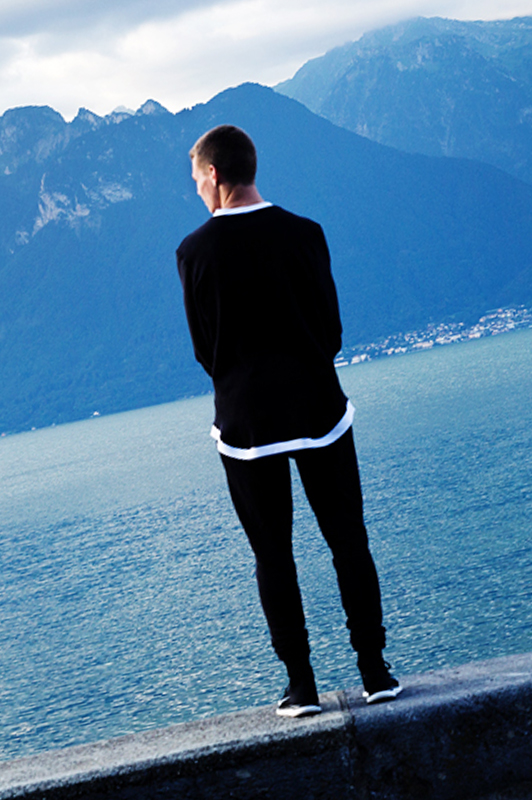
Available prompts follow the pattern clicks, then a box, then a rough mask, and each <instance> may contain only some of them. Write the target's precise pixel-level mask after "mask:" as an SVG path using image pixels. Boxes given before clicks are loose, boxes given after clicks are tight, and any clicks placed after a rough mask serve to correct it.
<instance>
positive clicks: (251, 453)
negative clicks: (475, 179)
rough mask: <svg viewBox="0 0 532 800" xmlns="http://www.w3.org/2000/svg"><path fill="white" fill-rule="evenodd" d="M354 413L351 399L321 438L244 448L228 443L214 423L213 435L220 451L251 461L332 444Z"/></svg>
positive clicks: (344, 429)
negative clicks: (338, 420) (333, 424)
mask: <svg viewBox="0 0 532 800" xmlns="http://www.w3.org/2000/svg"><path fill="white" fill-rule="evenodd" d="M354 415H355V409H354V406H353V405H352V403H351V401H350V400H348V401H347V407H346V410H345V414H344V415H343V417H342V419H341V420H340V422H338V423H337V424H336V425H335V426H334V428H333V429H332V430H331V431H329V433H327V434H325V436H321V437H320V438H319V439H311V438H303V439H290V440H288V441H284V442H274V443H272V444H263V445H259V446H258V447H248V448H242V447H232V446H231V445H229V444H226V443H225V442H224V441H223V440H222V434H221V432H220V430H219V428H217V427H216V425H213V426H212V428H211V436H212V438H213V439H215V440H216V445H217V447H218V452H219V453H221V454H222V455H224V456H228V457H229V458H237V459H239V460H240V461H251V460H252V459H254V458H263V457H264V456H273V455H277V454H279V453H289V452H291V451H293V450H309V449H312V448H317V447H327V445H329V444H332V443H333V442H335V441H336V440H337V439H339V438H340V436H343V434H344V433H345V432H346V431H347V430H348V429H349V428H350V427H351V425H352V424H353V417H354Z"/></svg>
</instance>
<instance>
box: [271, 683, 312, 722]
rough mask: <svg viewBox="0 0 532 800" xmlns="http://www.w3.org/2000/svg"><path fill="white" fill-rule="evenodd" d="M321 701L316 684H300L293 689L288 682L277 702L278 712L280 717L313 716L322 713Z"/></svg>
mask: <svg viewBox="0 0 532 800" xmlns="http://www.w3.org/2000/svg"><path fill="white" fill-rule="evenodd" d="M319 702H320V701H319V699H318V695H317V693H316V687H315V686H302V685H299V686H296V687H294V689H292V687H291V684H288V686H287V687H286V689H285V692H284V695H283V696H282V698H281V699H280V700H279V702H278V703H277V709H276V713H277V714H278V715H279V716H280V717H311V716H313V715H314V714H321V706H320V705H319Z"/></svg>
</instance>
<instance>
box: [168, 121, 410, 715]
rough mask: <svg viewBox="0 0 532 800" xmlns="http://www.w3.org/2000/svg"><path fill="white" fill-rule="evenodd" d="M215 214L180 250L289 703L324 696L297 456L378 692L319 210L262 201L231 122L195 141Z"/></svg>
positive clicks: (367, 562) (370, 687) (295, 709)
mask: <svg viewBox="0 0 532 800" xmlns="http://www.w3.org/2000/svg"><path fill="white" fill-rule="evenodd" d="M190 156H191V159H192V177H193V179H194V180H195V182H196V185H197V191H198V194H199V195H200V197H201V198H202V200H203V201H204V202H205V204H206V206H207V208H208V209H209V211H210V212H211V214H212V215H213V216H212V218H211V219H210V220H209V221H208V222H206V223H205V224H204V225H202V226H201V227H200V228H198V229H197V230H196V231H194V232H193V233H191V234H190V235H189V236H187V237H186V238H185V239H184V241H183V242H182V243H181V245H180V246H179V248H178V250H177V263H178V269H179V275H180V277H181V281H182V284H183V291H184V300H185V308H186V312H187V318H188V323H189V328H190V333H191V336H192V342H193V345H194V351H195V355H196V358H197V360H198V361H199V363H200V364H201V365H202V366H203V367H204V369H205V370H206V371H207V373H208V374H209V375H210V376H211V378H212V381H213V384H214V393H215V420H214V425H213V428H212V432H211V433H212V436H213V437H214V438H215V439H216V441H217V446H218V450H219V452H220V455H221V458H222V462H223V465H224V468H225V471H226V475H227V482H228V485H229V491H230V493H231V498H232V500H233V504H234V506H235V509H236V512H237V514H238V516H239V518H240V521H241V523H242V526H243V527H244V530H245V531H246V534H247V536H248V538H249V541H250V544H251V547H252V548H253V552H254V554H255V558H256V574H257V582H258V587H259V594H260V599H261V603H262V607H263V610H264V613H265V616H266V620H267V622H268V627H269V630H270V634H271V639H272V644H273V647H274V649H275V652H276V653H277V655H278V657H279V658H280V659H281V660H282V661H283V662H284V664H285V665H286V669H287V672H288V679H289V684H288V686H287V688H286V691H285V694H284V696H283V698H282V699H281V701H280V702H279V704H278V708H277V713H278V714H280V715H281V716H291V717H297V716H303V715H306V714H316V713H319V711H320V710H321V709H320V705H319V699H318V694H317V691H316V684H315V680H314V673H313V670H312V667H311V664H310V647H309V643H308V634H307V629H306V625H305V618H304V614H303V608H302V604H301V596H300V592H299V586H298V581H297V573H296V567H295V563H294V559H293V555H292V495H291V482H290V466H289V459H290V458H292V459H293V460H294V461H295V463H296V465H297V469H298V471H299V474H300V476H301V480H302V483H303V486H304V489H305V492H306V495H307V497H308V500H309V502H310V505H311V507H312V509H313V511H314V513H315V515H316V518H317V520H318V523H319V526H320V529H321V531H322V533H323V536H324V537H325V539H326V541H327V543H328V545H329V547H330V549H331V551H332V554H333V563H334V566H335V569H336V573H337V576H338V584H339V587H340V594H341V599H342V604H343V607H344V610H345V613H346V617H347V627H348V628H349V630H350V637H351V643H352V646H353V648H354V650H355V651H356V652H357V653H358V667H359V669H360V672H361V675H362V680H363V684H364V690H365V691H364V695H365V696H366V699H367V702H368V703H373V702H378V701H381V700H389V699H393V698H394V697H396V696H397V695H398V694H399V692H400V691H401V687H400V685H399V683H398V681H397V680H396V679H395V678H394V677H393V676H392V675H391V674H390V672H389V665H388V664H387V663H386V662H385V661H384V660H383V657H382V650H383V648H384V646H385V629H384V627H383V625H382V611H381V599H380V590H379V582H378V578H377V573H376V571H375V566H374V563H373V559H372V557H371V554H370V551H369V548H368V540H367V534H366V529H365V526H364V519H363V513H362V494H361V489H360V480H359V475H358V467H357V459H356V454H355V447H354V442H353V434H352V430H351V423H352V420H353V407H352V405H351V403H350V402H349V400H347V398H346V397H345V395H344V393H343V391H342V389H341V387H340V384H339V382H338V378H337V375H336V370H335V368H334V357H335V355H336V353H337V352H338V351H339V349H340V347H341V332H342V328H341V323H340V316H339V311H338V301H337V296H336V289H335V286H334V282H333V279H332V275H331V270H330V257H329V251H328V248H327V244H326V241H325V237H324V235H323V232H322V229H321V228H320V226H319V225H318V224H316V223H315V222H312V221H311V220H308V219H304V218H302V217H298V216H296V215H294V214H291V213H289V212H288V211H285V210H283V209H282V208H279V207H278V206H274V205H272V204H271V203H268V202H264V201H263V199H262V197H261V196H260V194H259V192H258V190H257V187H256V185H255V173H256V166H257V157H256V151H255V147H254V144H253V142H252V141H251V139H250V138H249V136H248V135H247V134H246V133H244V131H242V130H240V129H239V128H236V127H234V126H231V125H221V126H219V127H217V128H214V129H213V130H211V131H208V132H207V133H206V134H204V135H203V136H202V137H201V138H200V139H199V140H198V141H197V142H196V144H195V145H194V147H193V148H192V150H191V152H190Z"/></svg>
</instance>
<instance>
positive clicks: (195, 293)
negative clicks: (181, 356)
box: [177, 249, 216, 377]
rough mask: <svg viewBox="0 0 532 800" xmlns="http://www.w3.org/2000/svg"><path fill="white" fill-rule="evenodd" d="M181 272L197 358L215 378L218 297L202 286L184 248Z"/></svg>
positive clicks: (179, 264)
mask: <svg viewBox="0 0 532 800" xmlns="http://www.w3.org/2000/svg"><path fill="white" fill-rule="evenodd" d="M177 269H178V272H179V277H180V279H181V284H182V286H183V299H184V304H185V312H186V315H187V321H188V327H189V330H190V336H191V339H192V345H193V347H194V355H195V357H196V360H197V361H198V362H199V363H200V364H201V366H202V367H203V369H204V370H205V372H206V373H207V374H208V375H210V376H211V377H212V372H213V366H214V339H215V336H214V328H213V325H212V322H214V320H215V318H216V317H215V303H214V302H213V301H214V296H213V294H212V293H211V292H208V291H207V290H206V286H204V285H203V286H202V284H204V283H205V281H202V280H201V276H200V277H199V278H198V276H197V275H196V270H194V268H193V267H192V266H191V265H190V264H189V263H187V260H186V258H185V256H184V254H183V253H182V252H181V251H180V249H178V251H177ZM209 295H210V297H209ZM206 306H212V308H211V309H210V311H209V309H208V308H207V309H206V308H205V307H206Z"/></svg>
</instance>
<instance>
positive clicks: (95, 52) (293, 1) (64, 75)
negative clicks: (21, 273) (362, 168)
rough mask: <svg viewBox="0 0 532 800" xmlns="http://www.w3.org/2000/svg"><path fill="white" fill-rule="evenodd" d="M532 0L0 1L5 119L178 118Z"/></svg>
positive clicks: (501, 14) (531, 7)
mask: <svg viewBox="0 0 532 800" xmlns="http://www.w3.org/2000/svg"><path fill="white" fill-rule="evenodd" d="M531 15H532V0H0V114H3V113H4V112H5V111H6V109H9V108H14V107H17V106H28V105H48V106H51V107H52V108H54V109H56V111H59V112H60V113H61V114H62V115H63V116H64V117H65V119H67V120H70V119H72V118H73V117H74V116H75V115H76V113H77V111H78V109H79V108H88V109H90V110H91V111H93V112H95V113H96V114H100V115H102V116H103V115H105V114H108V113H110V112H111V111H113V110H114V109H115V108H117V107H119V106H125V107H127V108H131V109H133V110H136V109H137V108H139V107H140V106H141V105H142V104H143V103H144V102H145V101H146V100H148V99H153V100H157V101H158V102H159V103H162V105H163V106H165V107H166V108H167V109H168V110H169V111H172V112H176V111H180V110H181V109H182V108H186V107H191V106H193V105H195V104H197V103H202V102H206V101H207V100H209V99H210V98H211V97H213V96H214V95H215V94H217V93H218V92H220V91H222V90H223V89H226V88H228V87H230V86H236V85H238V84H240V83H244V82H246V81H254V82H258V83H263V84H266V85H269V86H272V85H275V84H276V83H278V82H279V81H282V80H286V79H287V78H291V77H292V75H293V74H294V73H295V72H296V71H297V69H298V68H299V67H300V66H302V64H304V63H305V62H306V61H308V60H309V59H310V58H314V57H316V56H319V55H321V54H323V53H325V52H326V51H327V50H330V49H331V48H333V47H336V46H338V45H341V44H344V43H345V42H348V41H354V40H356V39H358V38H359V37H360V36H361V35H362V34H363V33H365V32H366V31H369V30H373V29H375V28H380V27H383V26H385V25H389V24H393V23H396V22H399V21H401V20H404V19H409V18H411V17H415V16H424V17H435V16H437V17H447V18H449V19H461V20H474V19H486V20H488V19H511V18H512V17H516V16H531Z"/></svg>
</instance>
